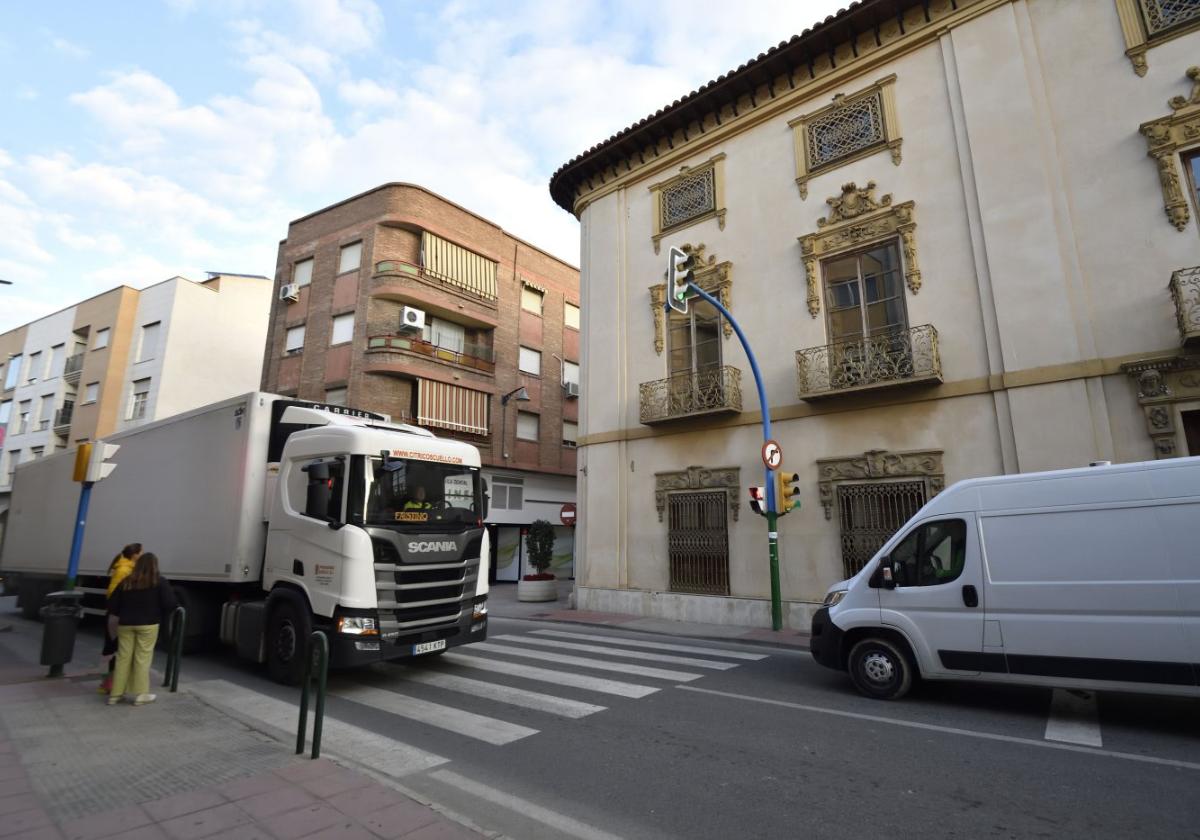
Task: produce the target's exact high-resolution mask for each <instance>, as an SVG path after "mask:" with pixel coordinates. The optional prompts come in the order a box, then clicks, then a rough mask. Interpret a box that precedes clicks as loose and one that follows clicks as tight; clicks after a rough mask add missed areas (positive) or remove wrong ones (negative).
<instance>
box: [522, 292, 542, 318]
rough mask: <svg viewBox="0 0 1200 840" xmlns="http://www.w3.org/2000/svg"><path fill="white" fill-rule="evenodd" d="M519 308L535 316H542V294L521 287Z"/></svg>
mask: <svg viewBox="0 0 1200 840" xmlns="http://www.w3.org/2000/svg"><path fill="white" fill-rule="evenodd" d="M521 308H522V309H524V310H525V311H526V312H532V313H534V314H535V315H541V314H542V293H541V292H539V291H538V290H537V289H534V288H531V287H529V286H522V287H521Z"/></svg>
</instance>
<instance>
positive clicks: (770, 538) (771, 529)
mask: <svg viewBox="0 0 1200 840" xmlns="http://www.w3.org/2000/svg"><path fill="white" fill-rule="evenodd" d="M687 287H688V289H689V290H690V291H692V292H695V294H696V295H697V296H698V297H700V298H701V299H703V300H705V301H707V302H708V303H710V304H712V305H713V307H715V308H716V310H717V311H718V312H720V313H721V315H722V316H724V318H725V320H727V321H728V322H729V325H730V326H731V327H733V331H734V332H735V333H737V337H738V341H740V342H742V349H743V350H745V351H746V358H747V359H749V360H750V370H751V372H752V373H753V374H754V387H756V388H757V389H758V407H759V411H760V412H761V413H762V429H763V443H766V442H767V441H769V440H770V439H771V413H770V412H769V411H768V410H767V391H766V389H765V388H763V383H762V374H761V373H759V371H758V360H756V359H755V358H754V351H753V350H751V349H750V342H749V341H747V340H746V334H745V333H743V332H742V328H741V327H739V326H738V322H737V321H735V320H734V318H733V315H731V314H730V313H729V310H728V309H726V308H725V307H724V306H722V305H721V302H720V301H718V300H717V299H716V298H714V297H713V296H712V295H710V294H709V293H708V292H706V291H704V290H703V289H701V288H700V287H699V286H697V285H696V284H695V283H688V285H687ZM670 293H671V290H670V289H667V294H668V295H669V294H670ZM664 308H666V309H667V310H668V311H669V310H670V309H671V306H670V304H664ZM771 472H772V471H771V470H770V469H768V468H767V467H765V466H764V467H763V473H764V476H765V479H764V481H763V484H764V485H765V486H766V493H767V551H768V552H769V554H770V563H771V629H772V630H782V629H783V600H782V597H781V594H780V591H779V531H778V529H777V525H776V523H777V522H778V521H779V514H778V508H777V507H776V499H775V480H774V478H773V476H772V475H771Z"/></svg>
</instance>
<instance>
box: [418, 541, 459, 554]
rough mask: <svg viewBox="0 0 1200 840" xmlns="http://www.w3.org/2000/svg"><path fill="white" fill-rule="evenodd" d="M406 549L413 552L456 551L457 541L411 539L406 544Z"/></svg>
mask: <svg viewBox="0 0 1200 840" xmlns="http://www.w3.org/2000/svg"><path fill="white" fill-rule="evenodd" d="M408 550H409V551H410V552H412V553H413V554H420V553H422V552H425V551H457V550H458V543H456V542H455V541H454V540H413V541H412V542H410V543H409V544H408Z"/></svg>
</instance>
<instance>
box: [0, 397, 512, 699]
mask: <svg viewBox="0 0 1200 840" xmlns="http://www.w3.org/2000/svg"><path fill="white" fill-rule="evenodd" d="M106 442H110V443H116V444H119V445H120V447H121V448H120V450H119V451H118V453H117V455H116V457H115V458H114V461H115V462H116V464H117V467H116V469H115V471H114V472H113V473H112V475H111V476H109V477H108V478H106V479H104V480H103V481H102V482H99V483H98V484H97V485H96V486H95V488H94V489H93V492H92V498H91V506H90V510H89V513H88V518H87V529H86V536H85V539H84V544H83V548H82V552H81V555H80V563H79V581H80V585H81V587H82V588H83V589H84V590H85V592H87V593H88V598H87V600H85V607H86V608H88V609H89V610H91V611H95V612H101V611H103V597H104V583H105V580H106V578H107V573H108V567H109V564H110V563H111V561H112V559H113V557H114V556H115V555H116V554H117V552H118V551H119V550H120V548H121V547H122V546H124V545H125V544H127V543H131V542H140V543H142V544H143V546H144V547H145V550H146V551H152V552H154V553H155V554H157V555H158V557H159V561H160V564H161V568H162V572H163V574H164V575H165V576H166V577H167V578H168V580H170V581H171V583H172V584H173V585H174V586H175V588H176V590H177V592H178V594H179V596H180V601H181V603H183V604H184V606H186V607H187V610H188V626H187V636H188V641H189V642H190V643H192V644H195V643H197V642H201V641H203V640H205V639H208V638H211V639H217V638H219V639H220V640H221V641H224V642H226V643H228V644H232V645H234V646H235V647H236V648H237V650H238V652H239V654H241V655H242V656H244V657H246V658H249V659H252V660H255V661H259V662H265V663H266V664H267V667H268V669H269V671H270V673H271V675H272V676H273V677H274V678H275V679H277V680H280V681H282V682H296V681H298V680H299V678H300V675H301V671H302V668H303V658H302V657H301V656H300V655H299V653H300V652H301V651H302V650H303V646H304V644H305V643H306V640H307V637H308V634H309V633H310V632H311V631H312V630H314V629H321V630H325V631H326V632H327V633H328V635H329V638H330V657H331V663H332V664H333V665H334V666H339V667H344V666H353V665H357V664H365V663H369V662H373V661H379V660H381V659H396V658H403V657H407V656H414V655H421V654H424V653H431V652H435V651H440V650H445V649H446V648H448V647H453V646H456V645H460V644H465V643H468V642H473V641H481V640H483V639H484V638H486V635H487V591H488V556H489V546H488V537H487V532H486V530H485V529H484V528H483V518H484V517H485V516H486V515H487V510H486V504H487V498H486V487H485V486H484V483H483V480H482V478H481V475H480V459H479V452H478V450H476V449H475V448H474V447H473V446H470V445H469V444H466V443H462V442H460V441H454V440H443V439H439V438H436V437H434V436H433V435H432V434H431V433H430V432H428V431H427V430H425V429H420V428H417V427H415V426H405V425H395V424H391V423H388V422H386V420H385V418H383V417H381V416H379V415H373V414H370V413H367V412H361V411H354V410H352V409H346V408H342V407H336V406H321V405H317V404H313V403H304V402H300V401H297V400H293V399H289V398H285V397H280V396H277V395H274V394H267V393H261V392H254V393H250V394H246V395H244V396H241V397H237V398H235V399H231V400H226V401H225V402H221V403H216V404H214V405H210V406H206V407H204V408H200V409H196V410H195V411H191V412H187V413H185V414H180V415H177V416H175V417H169V418H166V419H164V420H160V421H158V422H155V423H150V424H147V425H145V426H142V427H139V428H137V429H133V430H130V431H127V432H123V433H121V434H117V435H113V436H112V437H110V438H107V439H106ZM73 466H74V454H73V453H63V454H60V455H57V456H52V457H50V458H46V459H42V460H39V461H34V462H30V463H27V464H22V465H21V466H20V467H19V468H18V469H17V471H16V476H15V479H14V484H13V494H12V502H11V507H10V510H9V514H8V527H7V529H6V533H5V538H4V545H3V548H2V549H0V572H2V573H3V575H4V576H5V578H6V582H7V583H8V585H9V586H12V585H13V584H14V583H15V586H16V588H17V591H18V603H19V604H20V606H21V608H22V609H23V610H24V611H25V612H26V614H27V615H29V614H35V613H36V610H37V608H38V606H39V605H40V604H41V601H42V598H43V597H44V595H45V594H46V593H47V592H50V591H52V590H54V589H56V588H59V587H61V585H62V583H63V581H64V579H65V575H66V569H67V560H68V557H69V554H70V547H71V537H72V528H73V523H74V518H75V513H76V506H77V504H78V498H79V485H78V484H75V483H73V482H72V480H71V479H72V471H73Z"/></svg>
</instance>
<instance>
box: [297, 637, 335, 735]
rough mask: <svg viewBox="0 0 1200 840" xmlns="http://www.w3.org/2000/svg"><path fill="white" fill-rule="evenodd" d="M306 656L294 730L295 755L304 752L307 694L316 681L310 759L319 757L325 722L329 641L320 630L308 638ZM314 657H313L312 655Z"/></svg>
mask: <svg viewBox="0 0 1200 840" xmlns="http://www.w3.org/2000/svg"><path fill="white" fill-rule="evenodd" d="M308 642H309V644H308V650H307V652H306V653H307V656H306V657H305V661H304V682H303V683H302V684H301V687H300V725H299V727H298V728H297V730H296V755H300V754H301V753H303V752H304V736H305V734H306V733H307V731H308V694H309V691H311V690H312V682H313V678H314V677H315V678H316V680H317V708H316V710H315V714H314V716H313V743H312V756H311V757H312V758H319V757H320V755H321V725H322V724H323V723H324V722H325V687H326V682H327V678H328V676H329V639H328V638H327V637H326V636H325V634H324V633H323V632H321V631H320V630H317V631H314V632H313V634H312V635H311V636H309V637H308ZM314 653H315V654H316V656H313V654H314ZM314 659H316V660H317V673H316V674H313V660H314Z"/></svg>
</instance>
